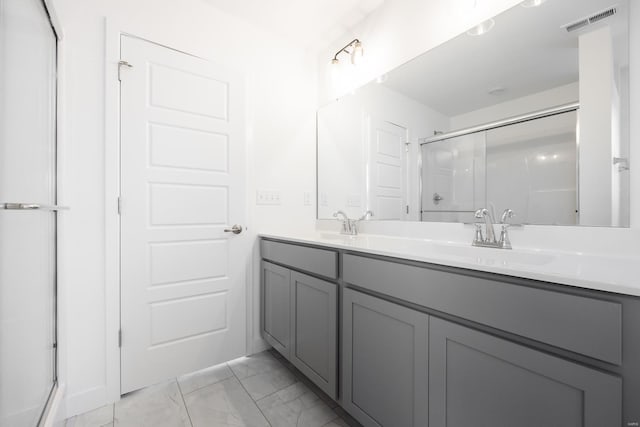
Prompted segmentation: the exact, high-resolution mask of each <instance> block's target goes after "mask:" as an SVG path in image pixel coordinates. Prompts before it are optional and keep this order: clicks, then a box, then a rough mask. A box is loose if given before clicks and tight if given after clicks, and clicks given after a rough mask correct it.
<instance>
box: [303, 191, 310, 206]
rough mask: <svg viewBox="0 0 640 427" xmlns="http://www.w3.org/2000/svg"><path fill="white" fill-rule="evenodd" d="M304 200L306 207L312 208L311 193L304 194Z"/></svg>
mask: <svg viewBox="0 0 640 427" xmlns="http://www.w3.org/2000/svg"><path fill="white" fill-rule="evenodd" d="M302 199H303V202H302V203H303V204H304V206H311V193H310V192H309V191H305V192H304V193H303V194H302Z"/></svg>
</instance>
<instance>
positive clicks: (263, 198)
mask: <svg viewBox="0 0 640 427" xmlns="http://www.w3.org/2000/svg"><path fill="white" fill-rule="evenodd" d="M256 204H258V205H270V206H275V205H280V204H281V201H280V192H279V191H276V190H258V191H256Z"/></svg>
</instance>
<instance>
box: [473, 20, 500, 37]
mask: <svg viewBox="0 0 640 427" xmlns="http://www.w3.org/2000/svg"><path fill="white" fill-rule="evenodd" d="M494 25H496V21H494V20H493V19H488V20H486V21H484V22H481V23H479V24H478V25H476V26H475V27H473V28H471V29H470V30H469V31H467V34H469V35H470V36H481V35H483V34H487V33H488V32H489V31H491V29H492V28H493V26H494Z"/></svg>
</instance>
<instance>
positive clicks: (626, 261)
mask: <svg viewBox="0 0 640 427" xmlns="http://www.w3.org/2000/svg"><path fill="white" fill-rule="evenodd" d="M259 235H260V236H261V237H265V238H272V239H279V240H286V241H290V242H294V243H306V244H312V245H318V246H325V247H331V248H338V249H346V250H350V251H356V252H363V253H369V254H375V255H383V256H389V257H394V258H402V259H408V260H413V261H422V262H428V263H433V264H440V265H446V266H451V267H459V268H466V269H471V270H479V271H486V272H489V273H496V274H504V275H507V276H515V277H524V278H527V279H534V280H541V281H546V282H553V283H560V284H563V285H569V286H576V287H581V288H587V289H595V290H599V291H607V292H614V293H619V294H626V295H634V296H640V256H624V255H615V256H607V255H600V254H599V255H594V254H585V253H581V252H569V251H550V250H532V249H517V248H515V249H513V250H505V249H492V248H477V247H473V246H471V245H470V244H460V243H457V242H447V241H440V240H438V241H436V240H429V239H414V238H405V237H391V236H384V235H374V234H360V235H358V236H343V235H341V234H339V233H335V232H320V231H318V232H312V233H300V234H299V233H291V234H287V233H260V234H259Z"/></svg>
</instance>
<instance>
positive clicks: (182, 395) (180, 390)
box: [114, 377, 193, 427]
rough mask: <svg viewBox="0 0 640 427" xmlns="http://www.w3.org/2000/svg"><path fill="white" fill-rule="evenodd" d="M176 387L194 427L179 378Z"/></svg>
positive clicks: (190, 422)
mask: <svg viewBox="0 0 640 427" xmlns="http://www.w3.org/2000/svg"><path fill="white" fill-rule="evenodd" d="M176 385H177V386H178V391H179V392H180V397H181V398H182V404H183V405H184V410H185V411H186V412H187V417H189V424H191V427H193V420H192V419H191V414H190V413H189V408H188V407H187V401H186V400H184V394H183V393H182V387H180V382H179V381H178V378H177V377H176ZM187 394H188V393H187ZM114 427H115V426H114Z"/></svg>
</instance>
